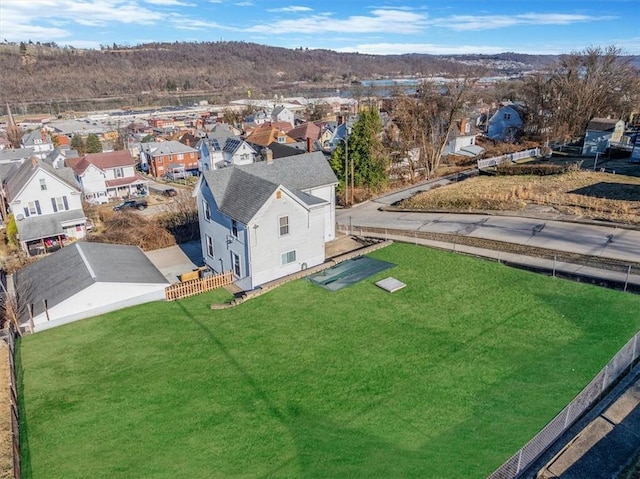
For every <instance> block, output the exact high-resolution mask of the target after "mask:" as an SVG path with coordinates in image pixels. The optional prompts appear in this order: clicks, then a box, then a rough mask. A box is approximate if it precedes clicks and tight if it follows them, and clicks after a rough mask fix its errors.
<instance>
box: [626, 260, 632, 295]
mask: <svg viewBox="0 0 640 479" xmlns="http://www.w3.org/2000/svg"><path fill="white" fill-rule="evenodd" d="M630 274H631V265H629V268H628V269H627V278H626V279H625V280H624V292H625V293H626V292H627V285H628V284H629V275H630Z"/></svg>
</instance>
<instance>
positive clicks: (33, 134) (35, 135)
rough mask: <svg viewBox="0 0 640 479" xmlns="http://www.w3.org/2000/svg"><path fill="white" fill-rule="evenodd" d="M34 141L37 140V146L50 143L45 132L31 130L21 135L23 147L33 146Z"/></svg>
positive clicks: (49, 138)
mask: <svg viewBox="0 0 640 479" xmlns="http://www.w3.org/2000/svg"><path fill="white" fill-rule="evenodd" d="M43 137H44V138H43ZM36 140H39V144H42V143H45V144H46V143H51V137H50V136H49V135H47V134H46V133H45V132H43V131H42V130H41V129H37V130H33V131H30V132H28V133H25V134H24V135H22V144H23V145H24V146H31V145H35V144H36Z"/></svg>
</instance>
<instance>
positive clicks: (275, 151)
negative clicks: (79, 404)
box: [260, 142, 320, 161]
mask: <svg viewBox="0 0 640 479" xmlns="http://www.w3.org/2000/svg"><path fill="white" fill-rule="evenodd" d="M293 145H297V143H292V144H291V145H285V144H283V143H275V142H274V143H271V144H270V145H269V146H268V149H269V150H270V151H271V156H272V157H273V159H274V160H277V159H278V158H286V157H287V156H295V155H303V154H304V153H305V152H306V153H310V152H307V151H306V150H305V149H301V148H297V147H296V146H293ZM263 151H265V149H264V148H263V149H262V150H260V154H261V156H262V152H263ZM313 151H320V150H313ZM264 160H266V158H261V159H260V161H264Z"/></svg>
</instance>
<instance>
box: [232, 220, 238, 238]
mask: <svg viewBox="0 0 640 479" xmlns="http://www.w3.org/2000/svg"><path fill="white" fill-rule="evenodd" d="M231 236H233V237H234V238H236V239H238V222H237V221H236V220H231Z"/></svg>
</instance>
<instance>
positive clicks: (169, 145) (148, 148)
mask: <svg viewBox="0 0 640 479" xmlns="http://www.w3.org/2000/svg"><path fill="white" fill-rule="evenodd" d="M140 147H141V148H142V150H143V151H144V152H145V153H147V154H149V155H151V156H162V155H171V154H172V153H191V152H195V151H197V150H196V149H195V148H192V147H190V146H187V145H183V144H182V143H180V142H179V141H173V140H172V141H152V142H149V143H140Z"/></svg>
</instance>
